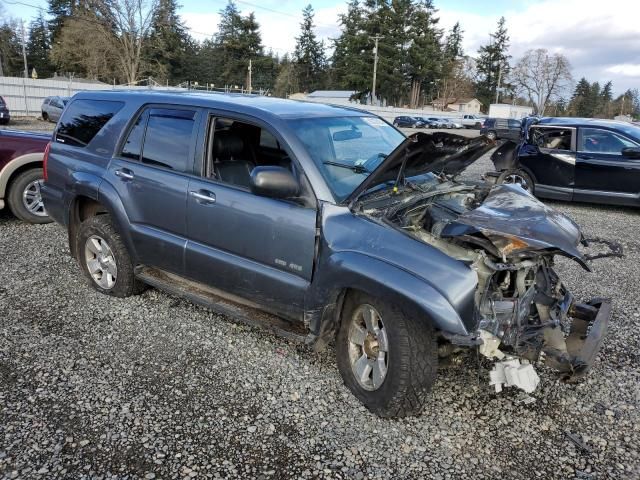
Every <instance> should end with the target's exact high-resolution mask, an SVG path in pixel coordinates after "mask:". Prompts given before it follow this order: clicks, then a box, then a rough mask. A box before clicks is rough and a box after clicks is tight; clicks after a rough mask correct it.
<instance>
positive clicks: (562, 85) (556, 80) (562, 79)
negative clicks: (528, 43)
mask: <svg viewBox="0 0 640 480" xmlns="http://www.w3.org/2000/svg"><path fill="white" fill-rule="evenodd" d="M571 82H572V77H571V65H570V63H569V60H567V58H566V57H565V56H564V55H562V54H559V53H554V54H552V55H550V54H549V52H548V51H547V50H546V49H544V48H538V49H536V50H528V51H527V52H526V53H525V54H524V56H523V57H522V58H521V59H520V61H519V62H518V63H517V64H516V66H515V68H514V69H513V71H512V74H511V83H512V84H513V85H514V87H515V88H516V90H517V91H521V92H523V93H524V94H525V95H527V96H528V97H529V101H530V102H531V104H532V105H533V107H534V110H535V113H536V114H539V115H544V111H545V109H546V107H547V105H549V103H550V102H551V101H552V100H554V99H557V98H559V96H560V94H561V93H562V91H563V90H565V89H566V88H567V87H569V85H570V84H571Z"/></svg>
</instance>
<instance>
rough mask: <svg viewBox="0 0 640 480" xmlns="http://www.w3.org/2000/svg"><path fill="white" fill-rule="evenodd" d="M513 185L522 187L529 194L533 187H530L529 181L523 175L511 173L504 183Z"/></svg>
mask: <svg viewBox="0 0 640 480" xmlns="http://www.w3.org/2000/svg"><path fill="white" fill-rule="evenodd" d="M503 183H508V184H512V185H520V186H521V187H522V189H523V190H526V191H527V192H530V191H531V186H530V185H529V181H528V180H527V179H526V178H525V177H524V176H522V175H520V174H518V173H510V174H509V175H507V176H506V177H504V182H503Z"/></svg>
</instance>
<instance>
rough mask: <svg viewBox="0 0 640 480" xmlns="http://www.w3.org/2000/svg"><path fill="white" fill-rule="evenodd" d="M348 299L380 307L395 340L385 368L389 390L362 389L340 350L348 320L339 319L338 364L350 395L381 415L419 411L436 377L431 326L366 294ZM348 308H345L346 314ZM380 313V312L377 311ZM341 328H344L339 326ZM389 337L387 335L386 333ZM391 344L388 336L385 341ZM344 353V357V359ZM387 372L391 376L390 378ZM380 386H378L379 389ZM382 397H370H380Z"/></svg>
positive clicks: (342, 350)
mask: <svg viewBox="0 0 640 480" xmlns="http://www.w3.org/2000/svg"><path fill="white" fill-rule="evenodd" d="M354 297H355V298H352V299H350V300H351V301H353V302H355V303H356V304H358V305H359V304H361V303H370V304H372V305H374V306H376V308H378V309H379V311H380V310H382V309H383V310H384V311H385V313H384V314H383V322H384V323H385V328H387V329H389V328H394V329H395V330H396V335H395V337H396V341H395V344H394V345H390V350H392V351H393V352H395V358H396V359H397V360H396V365H395V367H394V368H393V369H391V368H390V369H389V372H388V373H387V378H386V379H385V383H386V382H388V381H392V382H393V388H392V390H390V391H385V392H380V393H378V391H376V392H373V395H372V392H367V391H366V390H364V389H362V388H361V387H360V386H359V385H358V384H357V381H356V380H355V379H354V378H353V374H352V373H351V367H350V365H349V360H348V354H347V353H346V350H344V349H343V348H346V347H344V344H340V342H346V338H345V336H346V335H347V326H346V325H345V324H348V323H349V322H348V319H345V321H344V322H342V325H341V329H340V332H339V334H338V336H339V338H338V342H339V345H338V348H337V354H338V366H339V368H340V373H341V374H342V376H343V379H344V380H345V384H346V385H347V387H349V389H350V390H351V391H352V392H353V393H354V395H355V396H356V397H357V398H358V399H359V400H360V401H361V402H362V403H363V404H364V405H365V406H366V407H367V408H368V409H369V410H370V411H371V412H373V413H375V414H377V415H379V416H380V417H383V418H402V417H407V416H414V415H418V414H420V413H421V411H422V409H423V408H424V405H425V403H426V402H427V399H428V395H429V392H430V391H431V388H432V386H433V384H434V383H435V380H436V375H437V369H438V354H437V344H436V337H435V334H434V330H433V327H432V326H431V324H430V322H429V321H428V319H418V318H414V317H412V316H408V315H406V314H405V312H403V311H402V309H400V308H399V307H398V306H396V305H392V304H388V303H385V304H384V306H382V305H381V302H380V301H377V300H375V299H372V298H370V297H368V296H366V295H363V294H362V295H360V294H356V295H354ZM351 311H352V310H351V309H350V308H346V309H345V310H344V312H345V313H346V314H347V315H348V314H349V313H350V312H351ZM381 314H382V312H381ZM343 327H344V328H343ZM388 336H389V334H388ZM389 342H390V343H391V339H390V340H389ZM345 356H346V358H345ZM390 375H393V376H394V378H393V379H391V378H390ZM383 388H384V384H383V386H382V387H381V388H380V390H382V389H383ZM381 394H383V395H382V398H374V397H380V396H381Z"/></svg>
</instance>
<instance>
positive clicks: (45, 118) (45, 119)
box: [42, 112, 49, 122]
mask: <svg viewBox="0 0 640 480" xmlns="http://www.w3.org/2000/svg"><path fill="white" fill-rule="evenodd" d="M42 120H44V121H45V122H48V121H49V114H47V112H42Z"/></svg>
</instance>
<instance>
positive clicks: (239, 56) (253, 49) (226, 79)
mask: <svg viewBox="0 0 640 480" xmlns="http://www.w3.org/2000/svg"><path fill="white" fill-rule="evenodd" d="M215 46H216V49H217V50H218V52H216V54H215V56H216V57H218V61H219V62H220V64H221V72H220V75H219V77H218V78H217V79H216V80H215V81H218V82H220V83H222V84H223V85H229V86H242V85H244V86H246V84H247V74H248V67H249V60H252V62H253V61H256V60H259V59H260V58H261V57H262V56H263V47H262V39H261V36H260V25H259V24H258V22H257V21H256V18H255V15H254V14H253V13H251V14H249V15H248V16H247V17H243V16H242V15H241V14H240V11H239V10H238V7H237V6H236V4H235V3H233V2H232V1H229V3H228V4H227V6H226V7H225V8H224V9H223V10H222V11H221V12H220V23H219V24H218V33H217V34H216V37H215Z"/></svg>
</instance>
